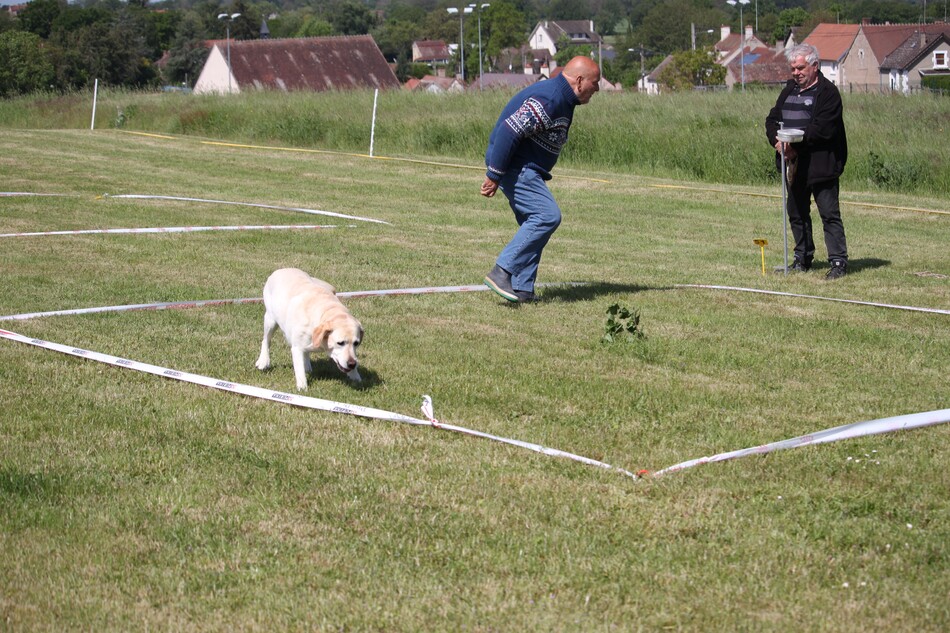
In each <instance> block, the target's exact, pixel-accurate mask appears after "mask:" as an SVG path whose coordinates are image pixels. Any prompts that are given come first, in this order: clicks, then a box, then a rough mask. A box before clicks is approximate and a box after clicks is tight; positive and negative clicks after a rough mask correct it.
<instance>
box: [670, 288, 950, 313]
mask: <svg viewBox="0 0 950 633" xmlns="http://www.w3.org/2000/svg"><path fill="white" fill-rule="evenodd" d="M675 287H676V288H701V289H704V290H734V291H736V292H753V293H757V294H764V295H778V296H780V297H798V298H800V299H818V300H820V301H836V302H838V303H853V304H857V305H863V306H874V307H876V308H891V309H893V310H910V311H912V312H929V313H931V314H947V315H950V310H940V309H938V308H918V307H915V306H902V305H895V304H892V303H874V302H872V301H857V300H854V299H837V298H835V297H819V296H817V295H800V294H795V293H792V292H779V291H778V290H759V289H758V288H740V287H736V286H712V285H705V284H676V285H675Z"/></svg>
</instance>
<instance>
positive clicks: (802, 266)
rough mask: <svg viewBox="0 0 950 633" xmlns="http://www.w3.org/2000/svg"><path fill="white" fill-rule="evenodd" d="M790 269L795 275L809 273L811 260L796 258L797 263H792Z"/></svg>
mask: <svg viewBox="0 0 950 633" xmlns="http://www.w3.org/2000/svg"><path fill="white" fill-rule="evenodd" d="M788 269H789V270H790V271H791V272H793V273H807V272H808V271H809V270H811V260H810V259H802V258H801V257H798V256H797V255H796V256H795V261H793V262H792V265H791V266H789V267H788Z"/></svg>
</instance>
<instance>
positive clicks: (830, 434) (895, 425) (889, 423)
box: [653, 409, 950, 477]
mask: <svg viewBox="0 0 950 633" xmlns="http://www.w3.org/2000/svg"><path fill="white" fill-rule="evenodd" d="M946 422H950V409H939V410H936V411H927V412H926V413H911V414H908V415H898V416H894V417H890V418H880V419H877V420H868V421H866V422H855V423H853V424H845V425H843V426H836V427H834V428H831V429H825V430H824V431H818V432H816V433H809V434H808V435H801V436H799V437H794V438H792V439H789V440H782V441H781V442H772V443H771V444H764V445H762V446H754V447H752V448H744V449H741V450H738V451H730V452H728V453H719V454H718V455H713V456H712V457H700V458H699V459H691V460H689V461H686V462H681V463H679V464H676V465H674V466H670V467H668V468H664V469H663V470H658V471H656V472H655V473H653V476H654V477H660V476H662V475H666V474H669V473H674V472H678V471H681V470H685V469H687V468H692V467H693V466H699V465H701V464H712V463H714V462H724V461H727V460H730V459H738V458H740V457H746V456H748V455H762V454H765V453H771V452H772V451H781V450H785V449H789V448H799V447H801V446H811V445H812V444H825V443H827V442H837V441H838V440H848V439H853V438H856V437H864V436H866V435H878V434H880V433H890V432H892V431H906V430H909V429H916V428H920V427H924V426H931V425H934V424H944V423H946Z"/></svg>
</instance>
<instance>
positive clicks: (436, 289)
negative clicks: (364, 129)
mask: <svg viewBox="0 0 950 633" xmlns="http://www.w3.org/2000/svg"><path fill="white" fill-rule="evenodd" d="M483 290H488V287H487V286H483V285H474V286H432V287H427V288H397V289H394V290H357V291H353V292H338V293H337V296H338V297H342V298H344V299H345V298H348V297H351V298H354V297H380V296H387V295H420V294H437V293H443V292H481V291H483ZM262 301H263V299H262V298H261V297H252V298H246V299H204V300H199V301H169V302H165V303H137V304H131V305H121V306H102V307H97V308H75V309H72V310H52V311H50V312H27V313H23V314H10V315H7V316H0V321H26V320H28V319H37V318H40V317H50V316H65V315H74V314H98V313H101V312H134V311H137V310H180V309H185V308H203V307H205V306H215V305H231V304H244V303H261V302H262Z"/></svg>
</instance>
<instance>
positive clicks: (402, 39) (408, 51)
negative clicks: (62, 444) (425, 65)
mask: <svg viewBox="0 0 950 633" xmlns="http://www.w3.org/2000/svg"><path fill="white" fill-rule="evenodd" d="M373 39H375V40H376V44H377V45H378V46H379V50H380V51H382V53H383V56H384V57H385V58H386V59H397V58H398V57H399V56H400V55H405V56H406V57H407V58H409V59H411V58H412V43H413V42H414V41H416V40H418V39H422V29H421V28H419V25H418V24H417V23H416V22H408V21H404V20H387V21H386V22H385V23H384V24H383V25H382V26H380V27H379V28H378V29H376V30H375V31H374V32H373Z"/></svg>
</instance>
